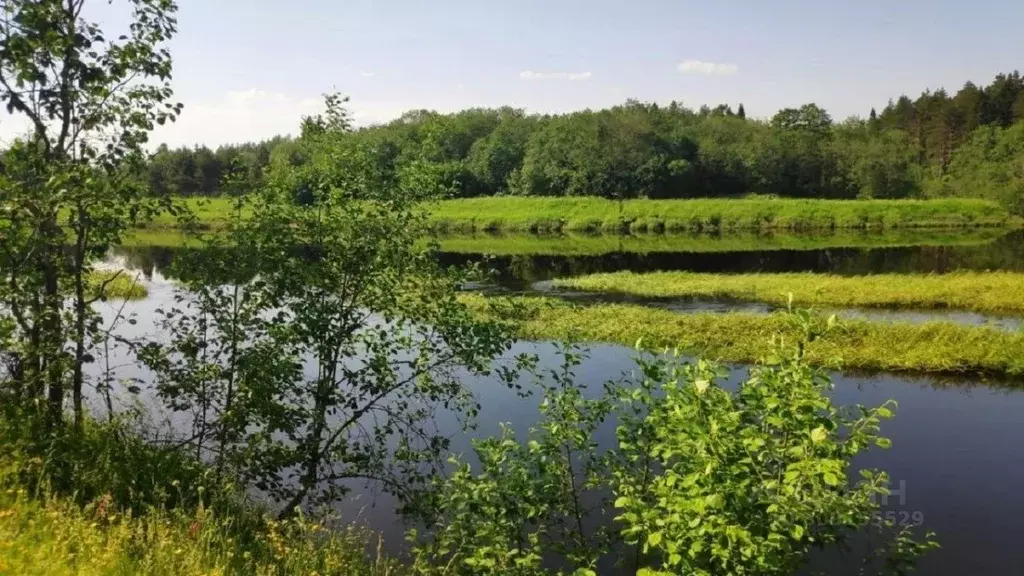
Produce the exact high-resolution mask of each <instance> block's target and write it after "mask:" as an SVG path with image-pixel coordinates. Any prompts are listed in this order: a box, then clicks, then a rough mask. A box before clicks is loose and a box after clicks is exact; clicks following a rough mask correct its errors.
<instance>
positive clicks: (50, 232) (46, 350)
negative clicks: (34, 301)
mask: <svg viewBox="0 0 1024 576" xmlns="http://www.w3.org/2000/svg"><path fill="white" fill-rule="evenodd" d="M43 234H44V236H45V238H46V240H45V242H46V243H47V250H46V253H45V256H44V258H43V261H42V262H41V265H40V269H41V270H42V273H43V302H42V304H43V306H42V308H43V309H42V313H43V318H42V323H43V329H42V339H41V340H42V347H43V350H42V354H41V357H42V359H43V362H44V363H45V373H46V376H45V384H46V386H47V389H48V394H47V406H48V408H49V425H50V426H51V427H56V426H58V425H59V424H60V423H61V422H62V421H63V415H64V367H63V364H64V362H63V355H64V331H63V326H62V324H63V321H62V318H61V312H62V311H63V305H62V302H61V294H60V272H59V270H58V267H59V265H60V260H61V254H60V251H61V249H62V248H61V246H60V244H58V243H57V239H58V238H59V237H60V229H59V228H58V226H57V217H56V215H55V214H54V215H51V216H50V218H49V219H48V220H47V221H46V222H45V224H44V226H43Z"/></svg>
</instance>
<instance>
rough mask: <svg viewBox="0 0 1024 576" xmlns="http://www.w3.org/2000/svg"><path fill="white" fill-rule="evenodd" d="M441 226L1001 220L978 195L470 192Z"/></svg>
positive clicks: (729, 227) (445, 207)
mask: <svg viewBox="0 0 1024 576" xmlns="http://www.w3.org/2000/svg"><path fill="white" fill-rule="evenodd" d="M431 218H432V221H433V225H434V227H435V228H436V229H437V230H439V231H449V232H474V231H517V232H568V231H577V232H617V233H621V232H682V231H693V232H709V231H714V232H717V231H734V230H766V231H767V230H833V229H890V228H953V227H978V226H1006V225H1008V224H1010V223H1011V222H1013V219H1012V217H1011V216H1010V215H1009V214H1008V213H1007V212H1006V210H1005V209H1003V208H1002V207H1000V206H999V205H998V204H996V203H994V202H988V201H984V200H964V199H955V200H952V199H950V200H797V199H760V198H758V199H702V200H627V201H624V202H621V203H619V202H615V201H611V200H604V199H600V198H510V197H502V198H470V199H461V200H449V201H445V202H440V203H438V204H436V205H435V206H434V208H433V210H432V217H431Z"/></svg>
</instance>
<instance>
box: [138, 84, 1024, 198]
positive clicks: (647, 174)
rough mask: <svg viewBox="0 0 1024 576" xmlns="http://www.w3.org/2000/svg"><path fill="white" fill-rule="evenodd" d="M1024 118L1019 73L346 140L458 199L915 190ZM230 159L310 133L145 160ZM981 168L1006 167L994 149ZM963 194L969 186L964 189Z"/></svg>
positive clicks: (488, 113) (633, 105)
mask: <svg viewBox="0 0 1024 576" xmlns="http://www.w3.org/2000/svg"><path fill="white" fill-rule="evenodd" d="M1022 118H1024V80H1022V79H1021V76H1020V74H1019V73H1016V72H1014V73H1012V74H1000V75H998V76H996V77H995V79H994V80H993V81H992V83H991V84H990V85H988V86H984V87H978V86H975V85H974V84H971V83H969V82H968V83H967V84H965V85H964V87H963V89H961V90H960V91H959V92H957V93H956V94H955V95H949V94H947V93H946V92H945V91H944V90H937V91H934V92H932V91H926V92H925V93H923V94H922V95H921V96H920V97H919V98H917V99H916V100H912V99H910V98H909V97H907V96H902V97H900V98H899V99H897V100H896V101H891V102H890V103H889V105H888V106H886V107H885V108H884V109H882V111H881V113H877V112H875V111H874V110H872V114H871V115H870V116H869V117H868V119H867V120H862V119H852V120H849V121H845V122H834V121H833V119H832V118H831V117H830V115H829V114H828V112H826V111H825V110H823V109H821V108H820V107H819V106H817V105H815V104H813V103H811V104H805V105H803V106H801V107H799V108H786V109H783V110H780V111H779V112H778V113H777V114H776V115H775V116H773V117H772V118H771V119H770V120H768V121H762V120H757V119H752V118H747V116H746V113H745V111H743V106H742V105H741V106H740V109H739V113H733V111H732V108H731V107H730V106H728V105H720V106H717V107H715V108H714V109H712V108H709V107H703V108H701V109H700V110H699V111H694V110H691V109H688V108H686V107H684V106H683V105H682V104H680V103H678V102H672V103H670V104H668V105H664V106H663V105H658V104H654V103H641V102H637V101H634V100H630V101H627V102H625V103H624V104H622V105H619V106H614V107H612V108H608V109H604V110H597V111H591V110H584V111H579V112H572V113H567V114H560V115H528V114H526V113H525V112H524V111H523V110H517V109H514V108H509V107H503V108H496V109H480V108H473V109H469V110H464V111H460V112H456V113H452V114H439V113H437V112H431V111H426V110H416V111H410V112H408V113H406V114H405V115H403V116H402V117H401V118H399V119H397V120H395V121H393V122H389V123H387V124H382V125H377V126H368V127H364V128H360V129H358V130H352V131H351V135H350V138H351V139H352V140H353V141H354V142H359V143H361V144H362V145H365V146H367V147H369V148H372V149H373V150H374V152H373V156H374V158H375V165H376V169H377V170H378V171H380V172H381V173H382V174H388V176H387V178H391V179H394V178H397V174H398V173H399V172H400V171H401V170H402V168H403V167H405V166H408V165H410V164H413V163H416V162H426V163H428V164H430V165H431V166H432V167H433V172H432V174H433V178H434V182H433V184H432V185H433V186H434V187H436V188H441V189H446V190H449V191H450V192H451V193H452V194H453V195H455V196H458V197H475V196H493V195H508V194H517V195H524V196H598V197H602V198H607V199H616V200H617V199H621V198H695V197H737V196H742V195H748V194H775V195H780V196H789V197H800V198H847V199H851V198H915V197H921V196H922V195H923V194H924V192H925V186H924V182H925V181H926V180H927V181H934V180H938V179H941V178H942V177H944V176H946V175H947V174H950V170H951V169H952V166H951V162H953V161H954V159H955V158H956V156H957V154H958V150H959V149H960V148H961V147H962V146H963V145H964V144H965V143H966V142H968V141H970V140H971V139H972V137H973V135H974V134H975V133H980V132H984V129H1002V128H1008V127H1010V126H1011V125H1013V124H1014V123H1017V122H1020V121H1021V119H1022ZM346 128H350V126H349V125H348V124H346ZM353 145H354V144H353ZM234 157H237V158H238V160H239V164H240V165H241V166H243V167H244V170H245V172H246V174H247V177H246V178H245V180H244V181H245V185H244V189H254V188H255V187H257V186H258V185H259V184H260V183H262V176H261V175H260V171H261V170H262V168H264V167H266V166H268V165H271V164H275V163H277V164H280V163H282V162H284V163H291V164H293V165H298V164H301V163H303V162H304V161H305V160H304V156H303V153H302V151H301V145H299V144H298V143H296V142H294V141H290V140H287V139H283V138H275V139H274V140H272V141H268V142H263V143H258V144H243V145H240V146H232V147H224V148H221V149H219V150H217V151H215V152H214V151H210V150H208V149H206V148H202V147H200V148H196V149H194V150H185V149H182V150H177V151H173V152H172V151H167V150H162V151H160V152H158V153H157V155H156V156H155V157H154V160H153V162H152V164H151V168H150V172H149V173H150V181H151V183H152V187H153V190H154V191H155V192H156V193H158V194H177V195H183V196H191V195H197V194H201V195H218V194H222V193H225V192H231V191H226V190H221V189H220V187H219V186H218V184H219V182H220V178H221V177H223V175H224V174H226V173H227V172H229V168H230V166H231V162H230V159H231V158H234ZM339 161H341V162H345V161H346V159H344V158H342V159H339ZM986 166H988V167H989V168H990V169H993V170H998V169H999V168H998V167H999V164H998V162H996V161H994V160H993V161H992V162H991V163H988V164H986ZM350 169H354V170H359V169H362V167H361V166H360V164H359V163H356V164H354V165H352V166H350ZM965 182H968V183H969V180H965ZM1004 184H1005V183H1003V182H999V181H996V182H994V185H995V187H996V190H995V191H993V193H991V194H988V195H987V197H990V198H993V199H998V200H1007V201H1009V204H1008V206H1012V205H1013V201H1014V200H1013V198H1015V196H1013V194H1016V192H1004V191H1001V190H999V189H1000V188H1001V187H1002V186H1003V185H1004ZM930 187H931V186H929V188H930ZM956 194H957V195H963V196H966V197H973V194H972V193H971V191H970V190H969V189H968V188H966V187H962V188H958V189H957V190H956ZM1007 194H1009V197H1007V196H1006V195H1007Z"/></svg>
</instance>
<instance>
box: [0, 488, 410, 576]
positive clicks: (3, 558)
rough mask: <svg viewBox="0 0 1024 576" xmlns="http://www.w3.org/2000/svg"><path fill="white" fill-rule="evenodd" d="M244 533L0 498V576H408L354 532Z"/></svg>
mask: <svg viewBox="0 0 1024 576" xmlns="http://www.w3.org/2000/svg"><path fill="white" fill-rule="evenodd" d="M240 529H246V530H253V529H254V527H244V526H240V525H239V524H238V523H237V522H235V521H234V519H232V518H229V517H221V516H217V515H216V514H214V513H212V512H211V511H209V510H207V509H203V508H197V509H195V510H193V511H190V512H186V511H183V510H173V511H167V510H161V509H149V510H144V511H122V510H117V509H114V508H111V507H110V506H109V505H108V504H107V500H102V499H101V500H98V501H96V502H93V503H90V504H89V505H88V506H86V507H85V508H82V507H80V506H78V505H77V504H75V503H73V502H70V501H68V500H66V499H60V498H54V497H47V498H44V499H42V500H40V499H37V498H33V497H30V496H28V495H27V494H26V493H25V492H24V491H23V490H18V489H16V488H8V489H6V490H4V491H3V492H0V574H12V575H13V574H18V575H38V576H64V575H67V576H72V575H108V574H109V575H124V576H130V575H135V574H145V575H152V576H180V575H205V574H238V575H240V576H241V575H250V574H253V575H267V576H271V575H274V576H290V575H295V576H299V575H302V576H308V575H310V574H338V575H342V576H363V575H368V576H378V575H379V576H385V575H397V574H401V573H403V571H402V568H401V566H400V565H399V564H398V563H397V562H394V561H391V560H388V559H386V558H384V557H383V556H381V555H380V554H377V555H371V554H367V552H366V551H367V549H368V548H370V547H371V546H372V544H374V541H373V539H372V537H371V535H370V534H369V533H368V532H366V531H364V530H360V529H358V528H356V527H353V526H345V527H335V528H331V529H327V528H326V527H325V526H323V525H322V524H317V523H313V522H309V521H305V520H303V519H301V518H300V519H296V520H289V521H284V522H277V521H274V520H269V519H268V520H267V521H266V522H265V523H264V524H263V525H262V526H260V527H259V528H258V533H252V534H249V535H248V537H247V538H245V539H244V540H240V539H239V538H238V536H237V534H238V532H239V530H240Z"/></svg>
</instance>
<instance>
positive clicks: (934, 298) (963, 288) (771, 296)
mask: <svg viewBox="0 0 1024 576" xmlns="http://www.w3.org/2000/svg"><path fill="white" fill-rule="evenodd" d="M554 284H555V286H558V287H562V288H571V289H573V290H583V291H587V292H603V293H616V294H628V295H630V296H639V297H645V298H731V299H736V300H746V301H751V302H766V303H769V304H777V305H785V304H787V302H788V301H789V298H790V296H792V298H793V302H794V303H795V304H797V305H800V306H830V307H857V306H861V307H871V308H954V309H960V310H972V311H976V312H992V313H1013V314H1021V313H1024V297H1022V295H1024V274H1021V273H1014V272H954V273H951V274H876V275H867V276H836V275H831V274H811V273H791V274H699V273H692V272H651V273H646V274H636V273H632V272H614V273H611V274H592V275H588V276H581V277H578V278H561V279H558V280H555V281H554Z"/></svg>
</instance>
